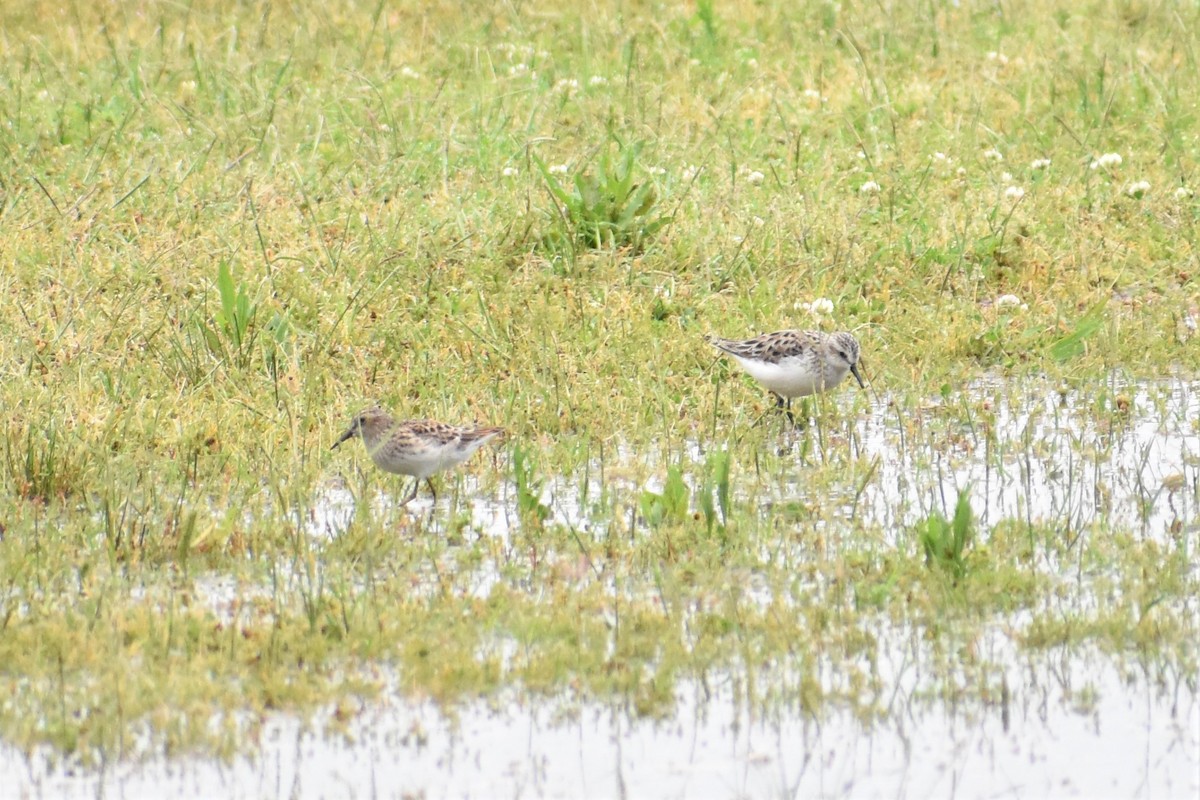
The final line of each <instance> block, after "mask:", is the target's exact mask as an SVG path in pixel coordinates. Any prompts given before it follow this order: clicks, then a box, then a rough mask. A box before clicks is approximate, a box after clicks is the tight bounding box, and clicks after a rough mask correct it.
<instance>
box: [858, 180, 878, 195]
mask: <svg viewBox="0 0 1200 800" xmlns="http://www.w3.org/2000/svg"><path fill="white" fill-rule="evenodd" d="M879 188H880V187H879V184H878V183H876V182H875V181H867V182H866V183H864V184H863V185H862V186H860V187H858V191H860V192H862V193H863V194H877V193H878V192H879Z"/></svg>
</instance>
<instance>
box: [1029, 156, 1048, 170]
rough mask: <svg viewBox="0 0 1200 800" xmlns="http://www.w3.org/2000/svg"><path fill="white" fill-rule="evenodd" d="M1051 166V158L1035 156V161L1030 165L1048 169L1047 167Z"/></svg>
mask: <svg viewBox="0 0 1200 800" xmlns="http://www.w3.org/2000/svg"><path fill="white" fill-rule="evenodd" d="M1049 166H1050V159H1048V158H1035V159H1034V160H1033V163H1031V164H1030V165H1029V168H1030V169H1046V168H1047V167H1049Z"/></svg>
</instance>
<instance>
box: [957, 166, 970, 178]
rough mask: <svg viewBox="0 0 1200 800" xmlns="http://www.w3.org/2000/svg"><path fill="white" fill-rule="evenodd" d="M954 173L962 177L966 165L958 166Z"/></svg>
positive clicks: (965, 172)
mask: <svg viewBox="0 0 1200 800" xmlns="http://www.w3.org/2000/svg"><path fill="white" fill-rule="evenodd" d="M954 174H955V175H957V176H958V177H960V178H962V177H964V176H965V175H966V174H967V168H966V167H959V168H958V169H956V170H955V171H954Z"/></svg>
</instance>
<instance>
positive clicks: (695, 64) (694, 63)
mask: <svg viewBox="0 0 1200 800" xmlns="http://www.w3.org/2000/svg"><path fill="white" fill-rule="evenodd" d="M688 64H689V65H691V66H693V67H698V66H700V59H698V58H691V59H688Z"/></svg>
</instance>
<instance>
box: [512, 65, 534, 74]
mask: <svg viewBox="0 0 1200 800" xmlns="http://www.w3.org/2000/svg"><path fill="white" fill-rule="evenodd" d="M526 72H529V65H528V64H525V63H520V64H513V65H512V66H511V67H509V68H508V74H509V75H524V74H525V73H526Z"/></svg>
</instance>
